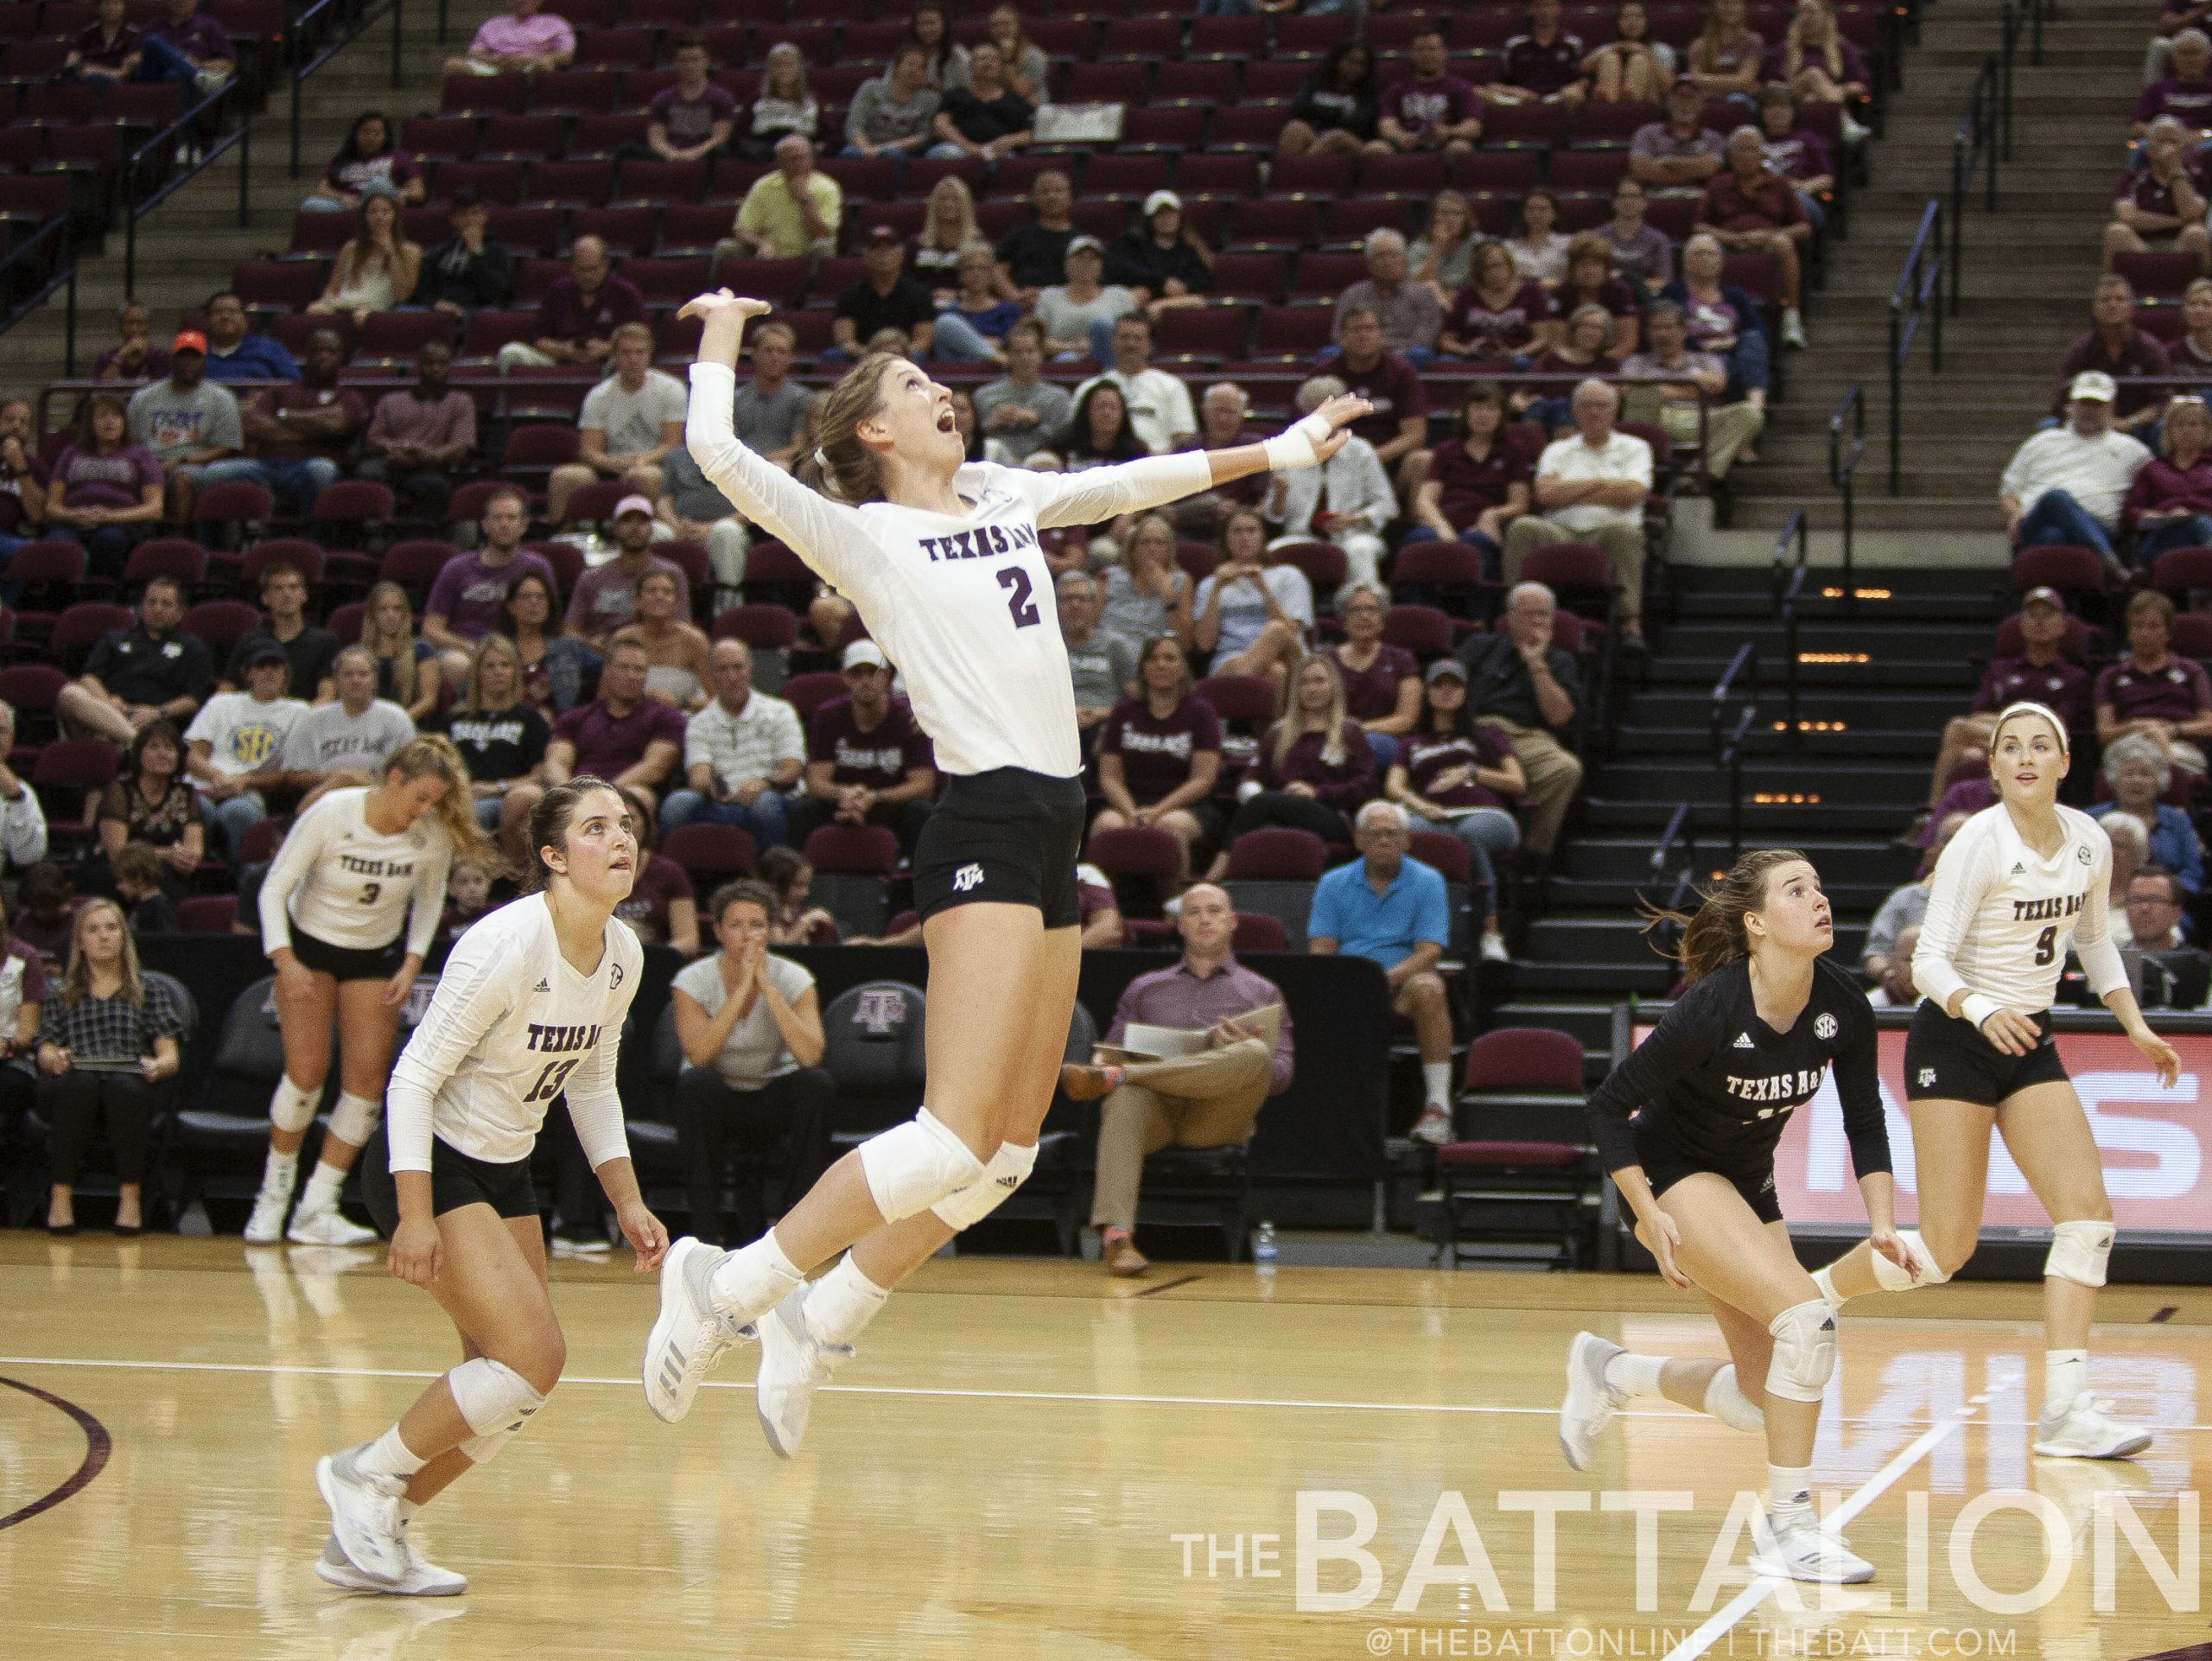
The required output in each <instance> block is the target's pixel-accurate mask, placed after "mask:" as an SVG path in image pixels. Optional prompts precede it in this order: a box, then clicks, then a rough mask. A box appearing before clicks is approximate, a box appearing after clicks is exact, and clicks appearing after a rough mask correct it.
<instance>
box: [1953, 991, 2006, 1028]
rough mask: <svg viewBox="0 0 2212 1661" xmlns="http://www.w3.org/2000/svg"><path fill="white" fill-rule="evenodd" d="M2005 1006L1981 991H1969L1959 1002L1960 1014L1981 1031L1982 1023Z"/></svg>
mask: <svg viewBox="0 0 2212 1661" xmlns="http://www.w3.org/2000/svg"><path fill="white" fill-rule="evenodd" d="M2004 1007H2005V1006H2004V1005H2003V1004H2001V1003H1999V1002H1998V1001H1997V1000H1996V999H1995V998H1993V997H1985V996H1982V995H1981V994H1980V992H1969V993H1967V995H1966V997H1965V998H1964V999H1963V1000H1962V1001H1961V1002H1960V1004H1959V1014H1960V1015H1962V1016H1964V1017H1965V1018H1966V1019H1967V1021H1971V1022H1972V1023H1973V1024H1974V1030H1975V1031H1976V1032H1980V1030H1981V1023H1982V1022H1983V1021H1986V1020H1988V1019H1989V1017H1990V1016H1992V1015H1995V1014H1996V1013H1997V1012H1998V1011H1999V1009H2003V1008H2004Z"/></svg>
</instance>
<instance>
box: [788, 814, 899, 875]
mask: <svg viewBox="0 0 2212 1661" xmlns="http://www.w3.org/2000/svg"><path fill="white" fill-rule="evenodd" d="M805 851H806V862H807V863H808V864H810V865H811V866H812V867H814V869H815V870H816V871H817V873H819V874H821V875H825V876H888V875H891V873H892V871H893V869H894V868H896V866H897V865H898V863H899V838H898V837H895V836H893V834H892V833H891V831H889V830H888V829H887V828H886V827H885V826H883V825H880V824H825V825H823V827H822V828H821V829H819V830H818V831H815V832H814V833H813V834H812V835H811V836H810V837H807V839H806V850H805Z"/></svg>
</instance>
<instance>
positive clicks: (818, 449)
mask: <svg viewBox="0 0 2212 1661" xmlns="http://www.w3.org/2000/svg"><path fill="white" fill-rule="evenodd" d="M814 465H815V466H817V467H818V468H821V469H822V470H823V472H824V473H827V472H829V454H828V453H827V452H826V451H824V450H823V448H822V446H821V445H819V444H817V445H816V446H815V447H814Z"/></svg>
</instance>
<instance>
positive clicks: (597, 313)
mask: <svg viewBox="0 0 2212 1661" xmlns="http://www.w3.org/2000/svg"><path fill="white" fill-rule="evenodd" d="M644 321H645V296H643V295H641V294H639V292H638V290H637V287H636V285H635V284H634V283H631V282H629V281H628V280H627V279H626V278H623V277H616V276H614V275H613V273H612V272H611V271H610V270H609V269H608V266H607V245H606V244H605V243H603V242H601V240H600V239H598V238H597V237H578V238H577V239H575V243H574V244H573V245H570V247H569V275H568V276H566V277H563V278H562V279H561V280H560V281H559V282H557V283H555V284H554V285H553V286H552V287H551V288H550V289H548V290H546V291H545V298H544V299H543V300H542V301H540V302H538V307H537V341H536V342H535V343H534V344H526V343H525V342H524V341H521V340H510V341H508V342H507V343H506V345H505V346H503V347H500V348H499V371H500V372H501V373H502V374H504V373H505V372H507V371H509V370H512V369H518V368H525V369H550V368H551V367H552V366H554V365H556V364H563V363H574V364H597V363H604V362H606V361H607V359H609V358H611V357H612V356H613V355H614V331H615V330H616V329H618V328H621V327H622V325H623V324H625V323H642V322H644Z"/></svg>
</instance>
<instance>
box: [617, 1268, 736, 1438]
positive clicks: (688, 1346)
mask: <svg viewBox="0 0 2212 1661" xmlns="http://www.w3.org/2000/svg"><path fill="white" fill-rule="evenodd" d="M728 1255H729V1254H728V1252H726V1251H717V1250H715V1248H714V1247H713V1246H710V1245H709V1244H707V1243H706V1242H705V1241H703V1240H699V1239H695V1238H692V1237H691V1236H690V1235H688V1234H687V1235H686V1236H684V1237H683V1238H682V1239H680V1240H678V1241H677V1243H676V1244H674V1245H672V1246H671V1247H669V1249H668V1256H667V1257H664V1258H663V1259H662V1260H661V1265H660V1314H659V1316H658V1318H657V1319H656V1320H655V1321H653V1329H652V1333H651V1334H650V1335H649V1336H648V1337H647V1338H646V1340H645V1364H644V1366H643V1368H642V1369H641V1372H642V1375H643V1378H644V1381H645V1405H646V1406H647V1407H649V1408H651V1409H652V1411H653V1416H654V1417H655V1418H657V1419H658V1420H660V1421H661V1422H663V1423H664V1424H674V1423H675V1422H677V1420H678V1419H680V1418H682V1417H683V1416H684V1415H685V1414H687V1413H689V1412H690V1410H691V1398H692V1397H694V1396H696V1395H697V1394H698V1392H699V1383H700V1381H701V1380H702V1379H703V1378H705V1377H706V1376H707V1375H708V1374H709V1372H712V1371H714V1369H715V1363H716V1362H718V1361H720V1360H721V1359H722V1357H723V1356H724V1355H726V1354H728V1352H729V1350H730V1347H731V1346H733V1345H734V1344H736V1343H737V1342H738V1340H741V1339H745V1338H750V1337H752V1336H753V1329H752V1328H751V1327H741V1326H739V1325H738V1324H737V1323H736V1322H735V1321H731V1320H730V1319H728V1317H727V1316H725V1315H723V1314H721V1313H720V1312H719V1311H717V1310H716V1309H715V1306H714V1301H713V1298H712V1295H711V1294H710V1291H709V1281H710V1280H711V1279H712V1277H713V1276H714V1272H715V1270H716V1269H717V1268H719V1267H720V1266H721V1261H722V1259H723V1258H724V1257H728Z"/></svg>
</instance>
